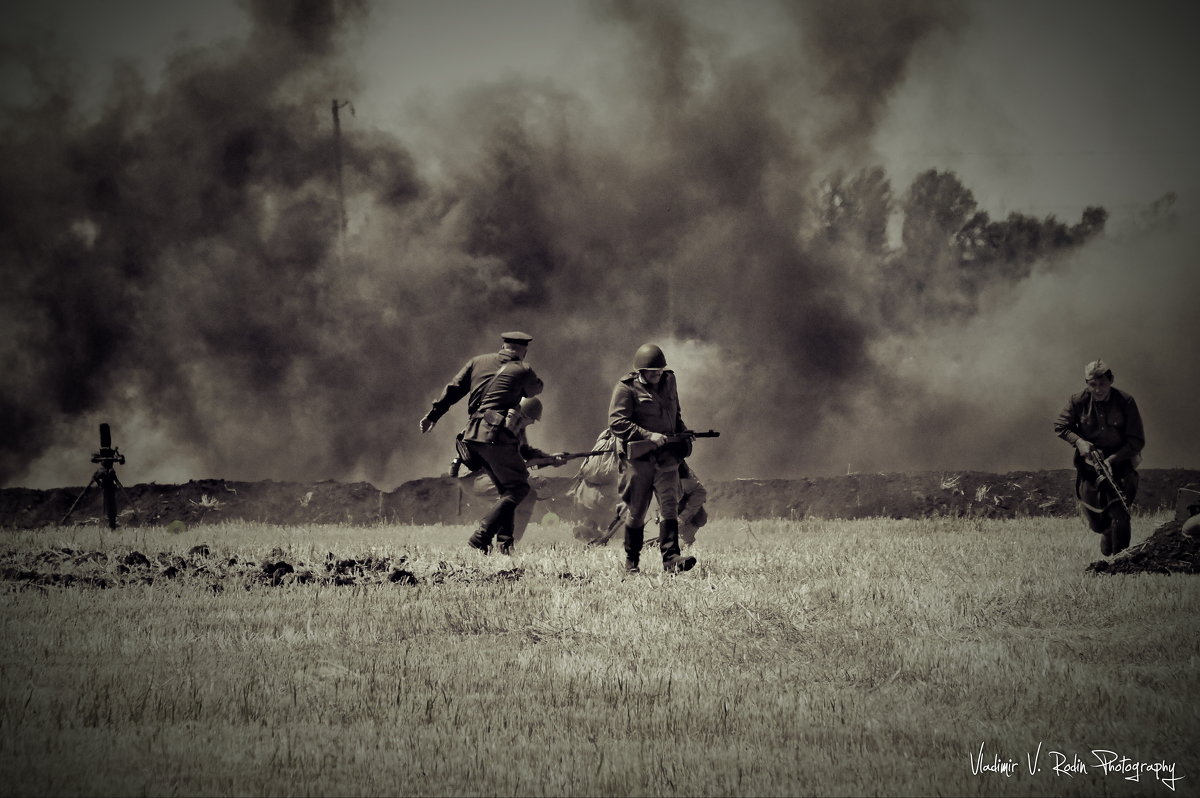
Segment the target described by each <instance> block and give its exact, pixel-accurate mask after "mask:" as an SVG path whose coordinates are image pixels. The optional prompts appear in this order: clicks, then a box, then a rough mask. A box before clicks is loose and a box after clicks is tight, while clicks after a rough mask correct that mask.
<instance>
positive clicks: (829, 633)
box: [0, 514, 1200, 795]
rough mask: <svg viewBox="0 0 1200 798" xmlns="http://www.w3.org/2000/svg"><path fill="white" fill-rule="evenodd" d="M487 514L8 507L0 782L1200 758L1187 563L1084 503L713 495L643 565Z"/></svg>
mask: <svg viewBox="0 0 1200 798" xmlns="http://www.w3.org/2000/svg"><path fill="white" fill-rule="evenodd" d="M1166 517H1168V516H1167V515H1165V514H1162V515H1159V516H1153V517H1151V516H1143V517H1140V518H1137V519H1136V520H1135V524H1134V530H1135V532H1134V543H1135V544H1136V543H1137V542H1139V541H1140V540H1141V539H1143V538H1144V537H1146V535H1147V534H1149V533H1150V532H1151V531H1152V530H1153V529H1154V528H1155V526H1157V524H1158V523H1159V522H1160V521H1162V520H1163V519H1165V518H1166ZM469 531H470V527H469V526H467V525H463V526H441V525H433V526H394V525H375V526H317V525H313V526H289V527H281V526H271V525H264V524H252V523H242V522H239V523H226V524H220V525H213V526H200V527H195V528H192V529H188V530H186V531H183V532H181V533H173V532H169V531H167V530H166V529H165V528H157V527H144V528H139V529H127V530H118V531H116V532H113V531H109V530H104V529H98V528H96V527H73V528H59V529H48V530H46V529H44V530H37V531H13V530H8V531H0V551H3V552H5V556H6V557H7V558H8V560H7V561H8V562H17V561H21V562H24V563H25V564H26V565H25V566H23V568H24V570H22V568H17V567H9V568H7V570H6V574H7V577H6V579H5V580H4V581H2V582H0V591H3V601H4V605H5V610H4V613H3V618H2V620H0V639H2V640H3V643H2V644H0V646H2V648H0V772H3V773H4V778H3V779H2V780H0V793H3V794H5V795H101V794H103V795H143V794H152V795H173V794H180V795H250V794H253V795H477V794H488V795H491V794H495V795H871V794H889V795H929V794H962V795H1047V794H1054V795H1100V794H1104V795H1154V794H1162V795H1169V794H1172V790H1174V791H1176V792H1180V793H1183V794H1187V793H1191V792H1193V789H1194V788H1193V787H1190V786H1189V785H1191V784H1193V782H1194V780H1196V779H1197V778H1198V776H1200V774H1198V773H1197V767H1198V766H1200V759H1198V757H1197V754H1196V745H1195V744H1196V741H1197V739H1200V736H1198V734H1197V732H1198V731H1200V710H1198V709H1197V708H1198V707H1200V680H1198V679H1197V676H1198V675H1200V674H1198V671H1200V667H1198V666H1200V636H1197V635H1196V621H1195V618H1196V617H1197V612H1198V610H1200V583H1197V581H1196V579H1194V578H1191V577H1189V576H1186V575H1179V574H1176V575H1173V576H1167V575H1154V574H1139V575H1096V574H1093V573H1087V572H1086V571H1085V567H1086V565H1087V564H1088V563H1089V562H1092V561H1093V560H1096V559H1098V558H1099V554H1098V550H1097V549H1098V547H1097V538H1096V537H1095V536H1094V535H1092V534H1091V533H1088V532H1086V531H1084V530H1083V528H1082V525H1081V523H1080V522H1079V521H1078V519H1075V518H1068V519H1063V518H1037V519H1028V518H1027V519H1009V520H1004V519H974V520H972V519H963V518H928V519H914V520H883V519H862V520H855V521H824V520H809V521H751V522H747V521H733V520H728V521H715V522H713V523H712V524H710V525H709V526H708V527H706V528H705V529H704V530H703V531H702V533H701V538H700V541H699V543H698V544H697V545H696V546H695V547H694V548H693V549H692V553H694V554H695V555H696V556H697V557H698V558H699V560H700V564H699V566H698V567H697V568H696V570H694V571H691V572H689V573H687V574H683V575H680V576H675V577H668V576H664V575H662V574H661V573H660V572H658V571H657V570H655V569H653V568H652V567H648V568H647V569H646V572H645V573H643V574H641V575H635V576H626V575H624V574H623V573H622V571H621V569H620V567H619V566H620V562H621V557H622V555H621V551H620V548H619V547H617V546H610V547H606V548H591V549H588V548H584V547H581V546H580V545H579V544H578V543H576V542H575V541H574V540H572V539H571V538H570V531H569V527H568V526H567V525H565V524H563V525H560V524H555V523H547V524H544V525H538V524H535V525H533V526H531V527H530V531H529V533H528V534H527V535H526V538H525V540H524V541H523V545H522V546H521V550H520V552H519V553H518V555H517V556H516V557H513V558H502V557H498V556H496V557H483V556H481V555H479V554H477V553H476V552H473V551H470V550H468V549H467V548H466V547H465V545H463V541H464V540H465V538H466V536H467V534H468V533H469ZM64 549H66V550H69V552H64ZM135 551H136V552H137V553H139V554H140V555H142V557H141V558H134V557H132V554H133V552H135ZM143 559H144V560H145V563H143V562H142V560H143ZM655 559H656V558H655V557H654V556H653V555H652V554H651V553H650V552H647V554H646V556H645V558H644V564H646V565H648V566H653V565H654V562H655ZM30 563H37V564H38V565H37V567H36V568H31V567H30V566H29V564H30ZM283 563H286V565H287V568H282V567H280V565H281V564H283ZM169 569H174V573H171V572H170V570H169ZM289 569H290V570H289ZM35 573H36V574H40V575H41V578H34V577H33V575H34V574H35ZM50 574H58V576H57V577H55V578H48V575H50ZM147 574H149V575H147ZM68 575H69V578H68ZM981 751H982V753H981ZM1093 751H1111V752H1114V753H1113V755H1112V767H1110V768H1109V769H1108V770H1104V769H1102V768H1101V767H1100V765H1099V763H1100V761H1102V760H1103V759H1105V758H1106V757H1107V756H1108V755H1106V754H1103V753H1100V754H1096V753H1093ZM1117 757H1125V760H1117V759H1116V758H1117ZM1076 762H1078V765H1082V766H1083V768H1084V769H1085V770H1086V772H1084V771H1083V770H1080V769H1079V767H1078V765H1077V764H1076ZM1056 765H1057V766H1058V768H1057V772H1056V770H1055V766H1056ZM1034 767H1036V768H1037V770H1036V772H1032V773H1031V772H1030V771H1031V769H1032V768H1034ZM1134 767H1136V768H1137V769H1136V771H1135V770H1132V769H1131V768H1134ZM1168 767H1170V768H1173V770H1168V769H1167V768H1168ZM1072 768H1074V770H1072ZM1118 768H1124V770H1121V771H1118ZM1135 772H1136V773H1137V774H1138V775H1139V778H1138V780H1137V781H1131V780H1129V779H1128V777H1129V776H1131V775H1134V773H1135Z"/></svg>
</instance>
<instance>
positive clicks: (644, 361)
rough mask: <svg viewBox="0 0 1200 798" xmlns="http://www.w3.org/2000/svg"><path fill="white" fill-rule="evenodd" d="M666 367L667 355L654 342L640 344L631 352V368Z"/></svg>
mask: <svg viewBox="0 0 1200 798" xmlns="http://www.w3.org/2000/svg"><path fill="white" fill-rule="evenodd" d="M666 367H667V356H666V355H664V354H663V351H662V350H661V349H659V348H658V347H657V346H655V345H654V344H642V345H641V346H639V347H638V350H637V351H636V352H634V354H633V368H634V369H635V370H636V369H663V368H666Z"/></svg>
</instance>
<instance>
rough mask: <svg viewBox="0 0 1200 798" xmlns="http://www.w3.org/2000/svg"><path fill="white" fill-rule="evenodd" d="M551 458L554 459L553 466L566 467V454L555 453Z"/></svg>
mask: <svg viewBox="0 0 1200 798" xmlns="http://www.w3.org/2000/svg"><path fill="white" fill-rule="evenodd" d="M553 457H554V465H556V466H560V465H566V463H567V453H566V452H556V453H555V454H554V455H553Z"/></svg>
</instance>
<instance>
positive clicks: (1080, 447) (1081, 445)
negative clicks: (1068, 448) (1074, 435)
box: [1075, 438, 1095, 457]
mask: <svg viewBox="0 0 1200 798" xmlns="http://www.w3.org/2000/svg"><path fill="white" fill-rule="evenodd" d="M1093 448H1095V447H1093V446H1092V444H1091V443H1090V442H1089V441H1085V440H1084V439H1083V438H1078V439H1076V441H1075V449H1076V450H1077V451H1078V452H1079V455H1080V456H1081V457H1087V456H1088V454H1090V453H1091V451H1092V449H1093Z"/></svg>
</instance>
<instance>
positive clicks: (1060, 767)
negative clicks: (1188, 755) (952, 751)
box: [968, 743, 1183, 792]
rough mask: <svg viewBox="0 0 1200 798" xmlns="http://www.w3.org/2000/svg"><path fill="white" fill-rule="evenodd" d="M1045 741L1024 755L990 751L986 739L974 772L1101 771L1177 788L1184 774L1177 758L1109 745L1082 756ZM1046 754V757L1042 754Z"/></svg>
mask: <svg viewBox="0 0 1200 798" xmlns="http://www.w3.org/2000/svg"><path fill="white" fill-rule="evenodd" d="M1042 749H1043V745H1042V743H1038V744H1037V748H1036V749H1035V750H1033V751H1030V752H1027V753H1026V754H1025V756H1024V757H1023V760H1024V761H1022V760H1021V759H1015V758H1013V757H1009V756H1001V755H1000V754H999V753H998V752H995V751H993V752H991V753H990V754H989V753H988V751H987V746H986V743H980V744H979V750H978V751H970V752H969V753H968V758H969V759H970V761H971V773H972V775H975V776H983V775H995V776H1004V777H1005V778H1012V777H1013V776H1018V775H1020V774H1022V773H1028V774H1029V775H1030V776H1036V775H1038V774H1039V773H1044V774H1047V775H1053V776H1067V777H1074V776H1079V775H1083V774H1086V773H1088V772H1098V773H1100V774H1102V775H1104V776H1121V777H1122V778H1124V779H1125V780H1126V781H1141V780H1142V776H1143V775H1145V776H1153V777H1154V778H1155V779H1157V780H1158V781H1159V782H1161V783H1162V785H1163V786H1164V787H1166V788H1167V789H1168V790H1171V791H1172V792H1174V791H1175V783H1176V782H1177V781H1179V780H1180V779H1182V778H1183V776H1181V775H1176V768H1175V763H1174V762H1167V761H1166V760H1159V761H1157V762H1155V761H1150V762H1145V761H1142V760H1140V759H1135V758H1133V757H1129V756H1125V755H1123V754H1120V753H1118V752H1116V751H1110V750H1108V749H1107V748H1093V749H1091V750H1090V751H1089V753H1090V755H1091V758H1090V759H1085V758H1081V757H1080V756H1079V755H1078V754H1076V753H1073V752H1072V753H1066V752H1063V751H1057V750H1045V751H1043V750H1042ZM1043 755H1044V757H1045V758H1043Z"/></svg>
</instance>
